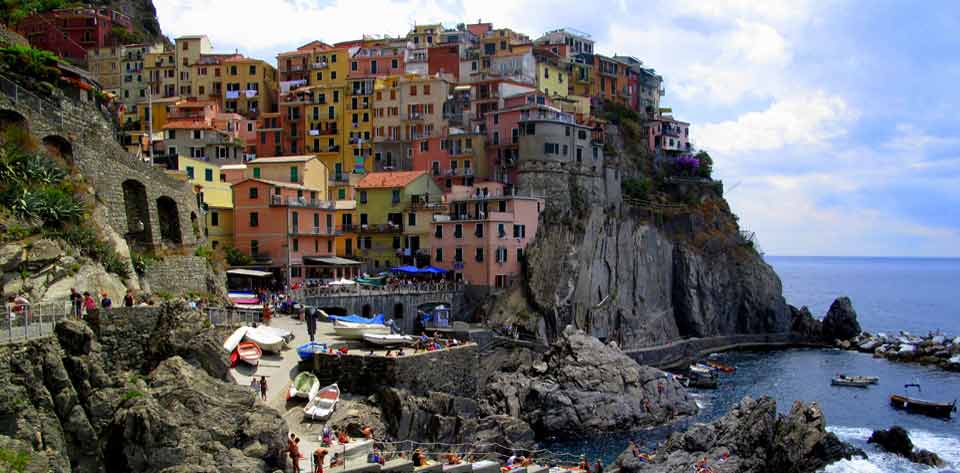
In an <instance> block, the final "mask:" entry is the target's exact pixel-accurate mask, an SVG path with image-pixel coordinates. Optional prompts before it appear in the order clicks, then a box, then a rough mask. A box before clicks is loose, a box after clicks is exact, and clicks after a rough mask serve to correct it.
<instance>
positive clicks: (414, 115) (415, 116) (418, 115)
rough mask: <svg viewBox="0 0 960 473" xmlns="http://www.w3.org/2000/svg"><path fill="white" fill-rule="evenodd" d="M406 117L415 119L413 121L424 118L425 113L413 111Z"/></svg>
mask: <svg viewBox="0 0 960 473" xmlns="http://www.w3.org/2000/svg"><path fill="white" fill-rule="evenodd" d="M405 118H406V119H407V120H413V121H418V120H423V114H422V113H420V112H411V113H408V114H407V116H406V117H405Z"/></svg>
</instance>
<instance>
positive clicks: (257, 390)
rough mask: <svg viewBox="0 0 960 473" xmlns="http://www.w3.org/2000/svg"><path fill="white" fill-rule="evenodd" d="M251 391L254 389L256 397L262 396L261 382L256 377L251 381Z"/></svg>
mask: <svg viewBox="0 0 960 473" xmlns="http://www.w3.org/2000/svg"><path fill="white" fill-rule="evenodd" d="M250 389H253V395H254V396H260V381H259V380H257V377H256V376H254V377H253V379H251V380H250Z"/></svg>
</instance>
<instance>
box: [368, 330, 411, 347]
mask: <svg viewBox="0 0 960 473" xmlns="http://www.w3.org/2000/svg"><path fill="white" fill-rule="evenodd" d="M363 341H365V342H367V343H370V344H373V345H380V346H385V347H386V346H396V345H409V344H412V343H413V337H411V336H410V335H399V334H390V333H388V334H380V333H364V334H363Z"/></svg>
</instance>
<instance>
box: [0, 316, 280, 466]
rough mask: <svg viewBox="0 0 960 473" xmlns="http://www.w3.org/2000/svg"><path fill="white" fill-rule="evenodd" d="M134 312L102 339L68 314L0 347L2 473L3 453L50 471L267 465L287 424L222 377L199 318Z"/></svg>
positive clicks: (273, 458) (272, 463)
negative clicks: (37, 335) (48, 330)
mask: <svg viewBox="0 0 960 473" xmlns="http://www.w3.org/2000/svg"><path fill="white" fill-rule="evenodd" d="M134 310H136V309H129V310H128V312H126V313H124V317H125V319H124V320H123V321H122V322H121V321H115V323H111V324H109V325H104V327H103V328H102V330H101V334H100V336H99V337H98V336H96V335H95V334H94V332H93V331H92V330H91V329H90V328H89V327H87V325H86V324H84V323H81V322H76V321H64V322H61V323H60V324H58V326H57V327H56V330H55V332H56V337H55V338H48V339H40V340H35V341H31V342H27V343H20V344H12V345H7V346H3V347H0V449H3V452H4V453H5V455H3V456H0V471H7V470H4V467H7V466H9V465H4V464H3V462H4V461H6V460H5V459H7V458H23V459H24V460H25V461H26V465H27V466H26V469H25V471H43V472H47V471H52V472H58V473H79V472H84V473H86V472H90V473H113V472H121V471H141V472H161V471H163V472H173V471H192V472H200V471H203V472H215V471H216V472H223V471H230V472H238V473H239V472H251V471H254V472H255V471H273V469H274V467H275V466H276V465H277V464H278V463H277V461H276V460H277V458H278V455H279V451H280V449H282V448H283V447H284V446H285V443H284V436H285V435H286V423H285V422H284V421H283V419H282V417H281V416H280V414H279V413H278V412H276V411H275V410H273V409H270V408H267V407H265V406H263V405H260V404H257V403H256V402H255V400H254V396H253V394H252V393H251V392H250V390H249V389H246V388H244V387H240V386H236V385H234V384H230V383H227V382H224V381H222V380H221V379H222V377H223V376H224V374H225V369H224V368H223V366H226V360H225V359H224V358H225V354H224V353H223V352H222V350H220V351H218V352H216V354H217V356H215V355H214V352H212V351H210V350H209V348H210V347H215V346H216V345H218V343H217V341H218V340H220V337H219V336H217V335H214V333H213V332H212V330H211V329H209V328H206V327H204V326H203V325H204V324H203V321H204V320H205V318H204V317H203V315H202V314H200V313H196V312H190V311H189V310H187V309H186V307H185V306H165V307H162V308H160V309H155V308H152V309H149V313H145V314H143V315H142V316H138V315H135V314H134V313H133V311H134ZM144 310H145V311H148V310H147V309H144ZM118 315H119V312H118ZM144 339H149V340H152V343H146V342H144V341H143V340H144ZM205 339H209V340H206V341H205ZM217 357H219V358H220V359H222V360H220V361H217V360H215V359H214V358H217Z"/></svg>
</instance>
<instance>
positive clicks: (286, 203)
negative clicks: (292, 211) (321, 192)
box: [270, 195, 336, 210]
mask: <svg viewBox="0 0 960 473" xmlns="http://www.w3.org/2000/svg"><path fill="white" fill-rule="evenodd" d="M270 205H271V206H274V207H303V208H310V209H323V210H334V209H335V208H336V205H335V204H334V202H333V201H329V200H318V199H305V198H302V197H286V198H284V197H283V196H280V195H272V196H270Z"/></svg>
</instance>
